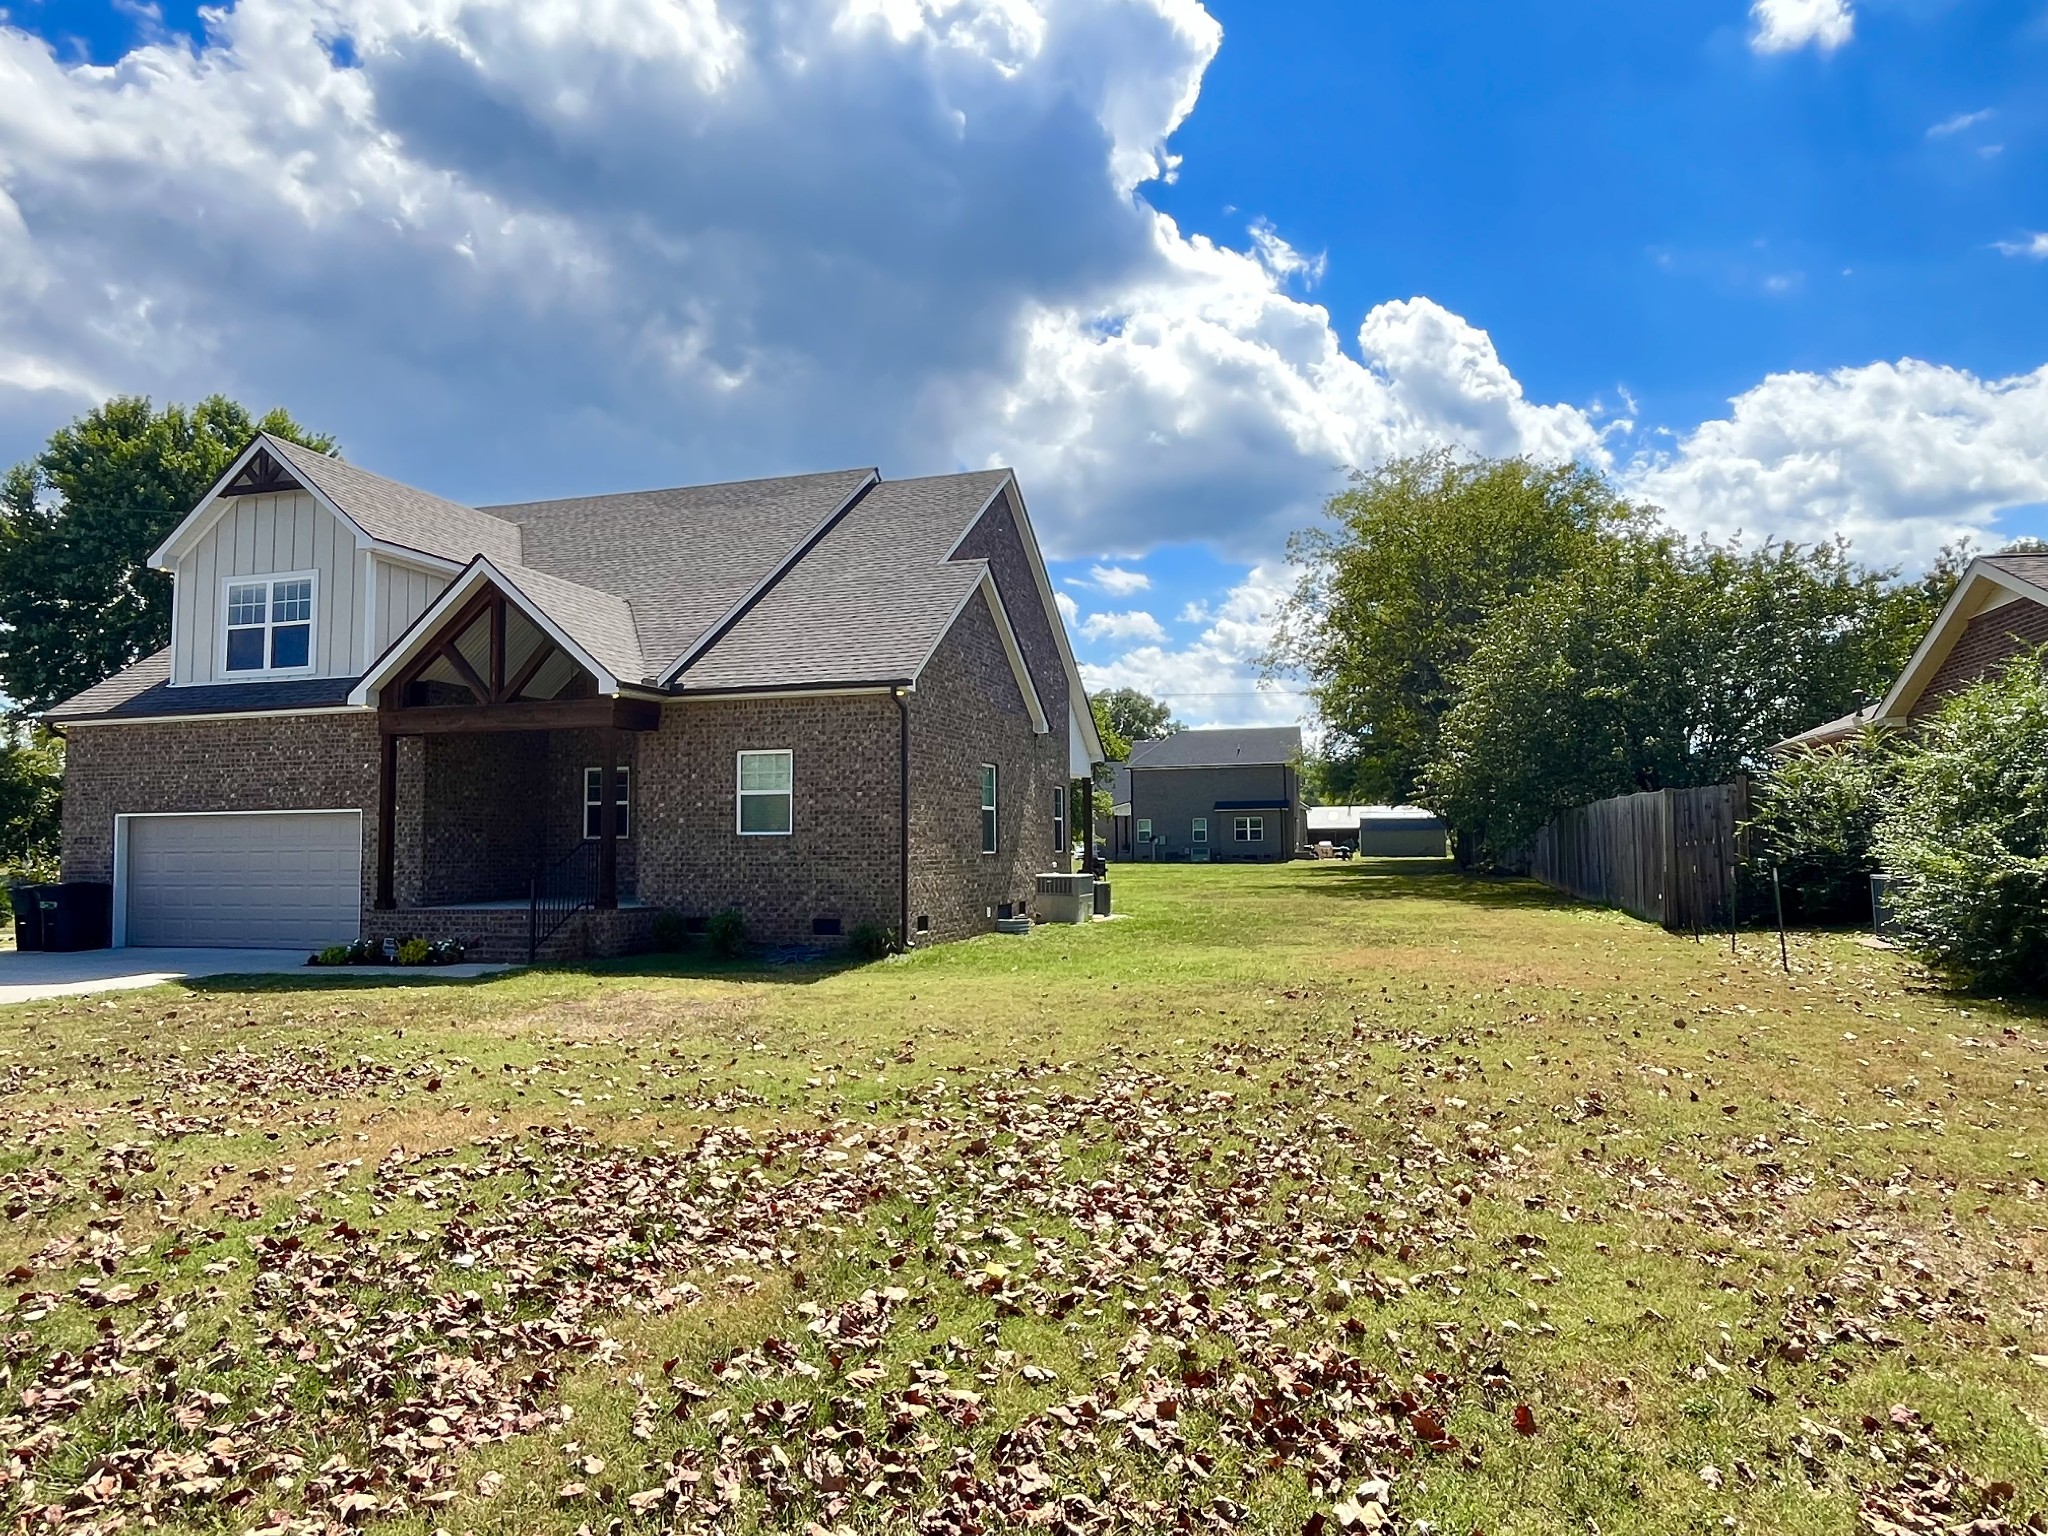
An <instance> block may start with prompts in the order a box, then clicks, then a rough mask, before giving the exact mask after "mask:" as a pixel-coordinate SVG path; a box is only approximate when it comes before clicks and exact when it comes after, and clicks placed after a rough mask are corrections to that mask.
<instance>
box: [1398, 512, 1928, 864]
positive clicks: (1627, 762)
mask: <svg viewBox="0 0 2048 1536" xmlns="http://www.w3.org/2000/svg"><path fill="white" fill-rule="evenodd" d="M1891 576H1892V573H1891V572H1887V571H1874V570H1871V569H1868V568H1866V567H1863V566H1860V565H1858V564H1857V563H1856V562H1855V561H1853V560H1852V559H1851V558H1850V557H1849V555H1848V553H1847V551H1846V549H1845V548H1844V547H1843V546H1842V545H1840V544H1823V545H1819V546H1806V545H1797V544H1789V543H1771V544H1766V545H1763V546H1761V547H1759V548H1756V549H1753V550H1745V549H1743V548H1741V547H1739V546H1736V545H1717V544H1711V543H1707V542H1699V543H1686V542H1685V541H1683V540H1681V539H1679V538H1678V537H1677V536H1676V535H1674V534H1670V533H1665V532H1656V531H1652V530H1647V529H1645V530H1637V531H1635V532H1633V533H1632V534H1631V535H1630V536H1628V537H1623V538H1612V539H1607V540H1604V541H1601V542H1600V543H1599V544H1598V545H1597V546H1596V547H1595V548H1594V549H1593V550H1592V551H1591V552H1590V553H1589V554H1588V555H1586V556H1585V557H1584V558H1583V559H1582V560H1581V562H1580V563H1579V564H1578V565H1577V566H1576V567H1574V568H1573V569H1571V570H1569V571H1567V572H1565V573H1564V574H1562V575H1560V576H1558V577H1556V578H1554V579H1552V580H1549V581H1546V582H1544V583H1542V584H1541V585H1539V586H1537V587H1536V588H1534V589H1533V590H1531V591H1530V592H1528V593H1526V594H1524V595H1523V596H1522V597H1521V598H1519V599H1517V600H1516V601H1514V602H1512V603H1509V604H1507V605H1505V606H1503V607H1502V608H1501V609H1500V610H1499V611H1498V612H1497V613H1496V614H1495V615H1494V616H1493V618H1492V619H1490V620H1489V621H1488V622H1487V623H1486V624H1485V625H1483V626H1482V627H1481V630H1480V632H1479V635H1478V638H1477V642H1476V644H1475V645H1474V648H1473V651H1472V654H1471V656H1470V657H1469V658H1468V659H1467V660H1466V661H1464V662H1463V663H1461V664H1459V665H1458V666H1457V667H1456V668H1455V669H1454V670H1453V674H1452V678H1451V681H1452V684H1453V687H1454V689H1455V691H1456V702H1455V703H1454V705H1453V707H1452V708H1451V709H1450V710H1449V711H1447V712H1446V714H1445V715H1444V717H1443V722H1442V730H1441V733H1440V736H1439V739H1438V742H1437V747H1436V751H1435V753H1434V754H1433V756H1432V759H1431V761H1430V764H1429V766H1428V768H1427V769H1426V771H1425V775H1424V782H1423V786H1422V798H1423V800H1424V802H1425V803H1426V804H1429V805H1430V806H1432V807H1433V808H1435V809H1436V810H1438V811H1439V812H1440V813H1441V814H1443V815H1444V816H1445V817H1446V819H1448V820H1449V821H1450V822H1451V823H1452V825H1454V826H1457V827H1459V828H1460V829H1462V830H1466V831H1470V832H1474V833H1476V834H1478V836H1479V839H1480V849H1479V851H1480V852H1481V853H1482V854H1491V855H1493V856H1498V855H1500V854H1502V853H1504V852H1506V851H1507V850H1509V849H1512V848H1514V847H1515V846H1517V845H1519V844H1520V843H1522V842H1523V841H1525V840H1526V839H1527V838H1528V837H1530V836H1531V835H1533V834H1534V833H1535V831H1536V830H1537V828H1539V827H1540V826H1542V824H1543V823H1544V822H1545V821H1547V820H1549V818H1550V817H1551V816H1553V815H1554V814H1556V813H1557V812H1558V811H1560V810H1563V809H1565V808H1566V807H1568V806H1574V805H1583V804H1586V803H1587V802H1589V801H1593V800H1600V799H1604V798H1606V797H1608V796H1610V795H1618V794H1629V793H1633V792H1635V791H1638V790H1649V789H1670V788H1679V787H1683V786H1687V785H1697V784H1715V783H1720V782H1722V781H1724V780H1726V779H1728V778H1730V777H1732V776H1733V775H1735V774H1737V773H1740V772H1744V771H1747V770H1752V769H1755V768H1758V767H1760V766H1762V765H1763V764H1764V763H1765V762H1766V761H1767V757H1768V751H1769V748H1770V747H1771V745H1772V744H1773V743H1774V742H1777V741H1780V740H1782V739H1784V738H1785V737H1787V736H1790V735H1792V734H1794V733H1796V732H1797V731H1800V730H1803V729H1805V728H1806V727H1807V726H1810V725H1813V724H1815V723H1817V722H1819V721H1822V720H1826V719H1829V718H1832V717H1834V716H1837V715H1842V714H1846V713H1847V712H1848V711H1849V710H1851V709H1852V708H1855V707H1856V706H1857V705H1858V704H1859V703H1860V702H1862V701H1864V700H1867V699H1869V698H1872V697H1875V696H1876V694H1877V693H1878V692H1879V691H1881V690H1882V689H1883V688H1884V687H1885V686H1886V685H1887V684H1888V683H1889V682H1890V680H1891V679H1892V677H1893V676H1894V675H1896V673H1897V671H1898V668H1899V667H1900V666H1901V665H1902V664H1903V662H1904V660H1905V658H1906V656H1907V655H1908V654H1910V652H1911V649H1912V646H1913V644H1914V643H1915V642H1916V641H1917V640H1918V639H1919V626H1918V615H1919V614H1920V612H1921V606H1920V599H1919V597H1918V595H1917V594H1916V593H1914V592H1912V591H1911V590H1909V589H1904V588H1900V587H1898V586H1896V585H1893V584H1892V583H1891V579H1890V578H1891Z"/></svg>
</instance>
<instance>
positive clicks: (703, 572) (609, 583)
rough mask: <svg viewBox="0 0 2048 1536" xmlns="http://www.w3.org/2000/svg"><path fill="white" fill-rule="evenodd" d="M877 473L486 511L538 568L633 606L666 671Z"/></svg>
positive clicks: (652, 653) (650, 654)
mask: <svg viewBox="0 0 2048 1536" xmlns="http://www.w3.org/2000/svg"><path fill="white" fill-rule="evenodd" d="M878 478H880V477H879V476H878V474H877V473H876V471H874V470H872V469H842V470H834V471H831V472H829V473H826V474H819V475H788V476H784V477H782V478H780V479H774V480H740V481H732V482H729V483H726V484H723V485H693V486H680V487H677V488H675V489H673V490H663V491H630V492H626V493H625V494H622V495H616V496H577V497H572V498H569V499H568V500H564V501H532V502H521V503H517V504H513V505H509V506H498V507H489V508H486V509H485V510H486V511H488V512H489V513H490V514H491V515H492V516H493V517H495V518H501V519H503V520H505V521H506V522H509V523H512V524H514V525H515V526H517V527H518V529H519V531H520V533H521V535H522V537H523V539H524V549H525V554H524V556H523V558H524V560H525V561H526V562H527V563H529V564H531V565H534V566H537V567H539V568H541V569H543V570H547V571H553V572H555V573H557V574H558V575H561V576H565V577H567V578H569V579H570V580H572V581H577V582H581V583H582V584H584V585H585V586H589V587H596V588H599V589H601V590H603V591H606V592H615V593H617V594H618V595H619V596H621V597H623V598H625V599H626V601H628V602H629V603H631V604H632V605H633V613H634V616H635V618H636V619H637V620H638V622H639V627H640V639H641V642H642V644H643V645H644V646H645V648H646V654H647V659H648V660H649V661H650V662H652V663H653V664H654V667H655V670H656V672H657V673H660V672H663V671H666V670H667V669H668V667H669V666H670V665H671V664H672V663H674V662H676V661H678V660H680V659H681V658H682V657H683V656H685V655H686V654H687V653H688V652H689V650H690V648H691V647H692V645H694V644H695V643H696V642H697V641H698V640H699V639H700V638H702V637H703V636H704V635H705V634H706V633H707V632H708V631H710V630H711V629H712V628H713V627H715V626H716V625H717V624H718V623H719V621H720V620H722V619H725V618H727V617H728V616H729V615H731V613H732V612H733V610H734V609H735V608H736V607H737V606H738V605H739V604H740V603H742V602H743V601H744V600H745V599H746V598H747V597H748V596H749V595H750V594H752V593H754V592H756V591H757V590H758V589H759V588H760V587H761V585H762V584H763V583H764V582H767V581H769V580H770V579H772V578H773V577H774V576H775V574H776V573H777V572H778V571H780V570H781V569H782V568H783V566H784V565H785V564H786V563H787V562H788V560H789V558H790V557H791V556H792V555H793V554H795V553H796V552H797V551H798V550H799V548H800V547H801V546H803V544H804V543H805V541H806V540H808V539H810V538H811V537H813V536H814V535H815V534H817V533H818V532H819V531H821V530H822V529H824V528H826V527H829V526H830V524H831V521H832V519H833V518H834V517H836V516H837V515H838V514H839V513H841V512H842V511H844V510H845V508H846V506H847V505H848V503H850V502H851V501H852V500H853V499H854V498H855V497H856V496H858V495H859V494H860V492H861V491H863V490H864V489H866V488H867V487H868V486H870V485H872V484H873V483H874V482H875V481H876V480H877V479H878Z"/></svg>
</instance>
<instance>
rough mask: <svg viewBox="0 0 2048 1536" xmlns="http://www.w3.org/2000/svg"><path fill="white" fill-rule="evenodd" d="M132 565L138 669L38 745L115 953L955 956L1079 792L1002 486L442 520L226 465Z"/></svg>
mask: <svg viewBox="0 0 2048 1536" xmlns="http://www.w3.org/2000/svg"><path fill="white" fill-rule="evenodd" d="M151 563H152V564H153V565H154V566H155V567H156V568H157V569H159V570H162V571H166V572H168V573H170V576H171V579H172V582H173V588H172V591H173V616H172V627H171V643H170V645H169V646H167V647H166V648H165V649H164V650H162V651H160V652H158V653H157V654H156V655H154V656H150V657H148V658H146V659H145V660H143V661H140V662H138V663H136V664H135V665H134V666H132V667H130V668H128V669H127V670H126V671H124V672H122V673H120V674H119V675H118V676H116V677H113V678H111V679H109V680H108V681H106V682H104V683H101V684H99V685H98V686H96V687H93V688H89V689H87V690H86V691H85V692H84V693H82V694H80V695H78V696H77V697H76V698H73V699H71V700H69V701H67V702H66V703H64V704H61V705H59V706H57V707H56V708H55V709H53V710H51V711H50V712H49V714H48V716H47V718H48V720H49V722H50V723H51V724H52V725H54V726H56V727H58V728H59V729H61V730H62V731H63V732H64V735H65V737H66V740H67V743H68V745H67V763H66V773H65V784H64V875H65V878H66V879H70V880H101V881H111V882H112V883H113V886H114V928H115V942H116V943H117V944H120V943H127V944H137V945H150V944H156V945H164V944H169V945H188V944H206V945H214V944H218V945H242V946H271V945H277V946H283V945H294V946H304V947H307V948H312V947H315V946H322V945H328V944H334V943H339V942H342V941H346V940H352V939H355V938H357V937H358V936H363V937H370V938H391V937H397V936H401V935H419V936H422V937H427V938H442V937H452V938H461V939H464V940H467V941H469V942H470V943H471V944H472V945H473V946H474V947H475V949H476V950H477V952H478V954H479V955H480V956H483V957H491V958H504V959H523V958H525V957H526V953H527V950H528V945H529V940H530V937H531V936H533V935H535V934H537V933H538V934H540V936H541V937H542V938H543V940H544V941H545V942H546V944H547V945H548V946H549V947H547V948H544V949H543V950H542V951H541V952H542V953H543V954H561V953H566V952H571V951H581V952H584V953H594V954H609V953H617V952H620V951H623V950H627V949H631V948H633V947H635V946H636V945H639V944H641V943H644V941H645V940H646V939H647V937H648V936H649V934H650V932H651V929H652V926H653V919H654V915H655V913H656V912H657V911H658V910H660V909H669V910H673V911H676V912H678V913H680V914H681V915H682V916H684V917H685V918H686V919H691V920H696V921H699V922H701V921H702V920H704V919H706V918H707V917H709V916H710V915H711V914H713V913H715V912H718V911H721V910H724V909H727V908H736V909H738V910H739V911H740V912H741V913H743V914H744V916H745V917H746V920H747V924H748V926H749V928H750V929H751V930H752V932H753V933H754V934H755V935H757V936H759V937H761V938H763V939H766V940H769V941H775V942H790V941H811V940H813V939H819V938H825V939H829V938H831V937H833V936H835V935H840V934H845V933H848V932H850V931H851V930H852V929H853V928H854V927H856V926H857V925H860V924H864V923H868V924H876V925H879V926H882V927H886V928H890V929H896V930H900V931H903V932H905V933H907V934H908V936H909V937H910V939H911V940H912V942H925V941H928V940H939V939H947V938H955V937H959V936H961V935H964V934H969V933H974V932H978V931H981V930H983V929H986V928H988V927H991V926H992V925H993V922H994V920H995V918H996V916H997V915H998V914H1007V913H1008V912H1009V911H1010V910H1011V909H1012V908H1013V907H1016V906H1020V905H1024V904H1028V903H1029V901H1030V900H1031V897H1032V894H1033V877H1034V876H1035V875H1036V874H1038V873H1040V872H1042V871H1045V870H1050V869H1058V868H1064V867H1065V866H1066V862H1067V858H1068V841H1069V832H1070V820H1069V818H1070V805H1071V790H1072V784H1073V781H1074V780H1075V779H1078V778H1086V777H1088V776H1089V775H1090V773H1091V772H1092V767H1093V764H1094V763H1096V762H1099V761H1100V760H1101V757H1102V752H1101V745H1100V742H1099V740H1098V738H1097V736H1096V733H1095V727H1094V723H1093V720H1092V719H1091V717H1090V713H1089V707H1088V700H1087V698H1086V696H1085V695H1084V693H1083V692H1082V688H1081V682H1080V676H1079V673H1078V671H1077V670H1076V668H1075V664H1074V658H1073V653H1072V651H1071V649H1070V648H1069V646H1068V642H1067V637H1066V632H1065V629H1064V627H1063V625H1062V623H1061V618H1060V612H1059V609H1058V607H1057V606H1056V605H1055V603H1054V601H1053V594H1052V588H1051V586H1050V584H1049V583H1048V581H1047V578H1046V572H1045V564H1044V561H1043V560H1042V559H1041V558H1040V555H1039V551H1038V544H1037V540H1036V538H1035V537H1034V536H1033V534H1032V531H1031V524H1030V521H1029V519H1028V518H1027V517H1026V515H1025V511H1024V501H1023V497H1022V495H1021V494H1020V493H1019V491H1018V488H1017V483H1016V480H1015V478H1014V477H1013V476H1012V475H1011V474H1010V473H1009V472H1008V471H1007V470H991V471H985V472H981V473H975V474H964V475H946V476H941V477H938V478H935V479H927V480H902V481H885V480H883V479H882V477H881V476H880V474H878V473H877V472H876V471H874V470H872V469H854V470H845V471H840V472H838V473H833V474H819V475H801V476H796V477H792V478H788V479H777V480H754V481H745V482H740V483H735V484H729V485H712V486H696V487H690V488H684V489H678V490H664V491H644V492H635V493H630V494H625V495H613V496H593V497H582V498H577V499H573V500H568V501H548V502H534V503H528V504H524V505H516V506H500V507H482V508H476V507H466V506H461V505H459V504H457V503H454V502H449V501H445V500H443V499H441V498H440V497H438V496H433V495H429V494H428V493H426V492H423V491H417V490H414V489H412V488H411V487H409V486H404V485H400V484H398V483H397V482H395V481H391V480H386V479H383V478H381V477H380V476H377V475H373V474H370V473H368V472H366V471H364V470H361V469H357V468H355V467H354V466H352V465H349V464H345V463H343V462H342V461H341V460H339V459H335V458H330V457H327V456H325V455H322V454H318V453H314V452H312V451H310V450H308V449H305V448H302V447H299V446H297V445H295V444H292V443H288V442H284V441H282V440H279V439H276V438H272V437H268V436H262V437H259V438H257V439H256V441H254V442H252V443H251V444H250V445H249V446H248V448H247V449H246V450H245V451H244V452H243V453H242V454H241V455H240V456H239V457H238V458H237V459H236V460H235V462H234V464H233V465H232V466H231V467H230V468H229V470H228V471H227V473H226V474H225V475H223V476H222V477H221V480H220V481H219V483H218V484H216V485H215V486H214V488H213V489H212V490H211V491H209V492H208V493H207V496H206V498H205V499H204V500H203V501H202V502H201V503H200V504H199V505H198V507H196V508H194V509H193V511H192V513H191V514H190V516H188V517H187V518H186V519H185V520H184V521H183V522H182V523H181V524H179V526H178V528H177V529H176V530H175V531H174V532H173V533H172V534H171V536H170V537H169V538H168V539H167V540H165V542H164V544H163V545H162V547H161V548H159V549H158V550H157V551H156V553H155V555H154V556H153V557H152V561H151ZM1086 803H1087V802H1086V801H1085V800H1084V801H1083V804H1084V806H1085V804H1086ZM543 927H546V928H549V929H552V930H554V931H553V933H552V934H548V933H541V932H540V931H541V929H542V928H543Z"/></svg>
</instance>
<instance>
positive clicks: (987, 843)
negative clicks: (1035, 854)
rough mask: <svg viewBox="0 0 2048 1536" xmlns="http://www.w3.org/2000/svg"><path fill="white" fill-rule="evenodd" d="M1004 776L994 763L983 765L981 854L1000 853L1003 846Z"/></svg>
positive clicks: (986, 856)
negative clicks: (1002, 807)
mask: <svg viewBox="0 0 2048 1536" xmlns="http://www.w3.org/2000/svg"><path fill="white" fill-rule="evenodd" d="M1002 795H1003V785H1002V775H1001V771H1000V770H999V769H998V768H997V767H996V765H995V764H994V763H983V764H982V765H981V854H982V857H983V858H988V857H989V856H990V855H992V854H995V853H997V852H999V851H1000V850H1001V848H1002V845H1003V831H1002V829H1003V816H1002V810H1001V806H1002V803H1003V802H1002Z"/></svg>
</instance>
